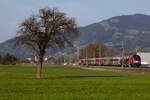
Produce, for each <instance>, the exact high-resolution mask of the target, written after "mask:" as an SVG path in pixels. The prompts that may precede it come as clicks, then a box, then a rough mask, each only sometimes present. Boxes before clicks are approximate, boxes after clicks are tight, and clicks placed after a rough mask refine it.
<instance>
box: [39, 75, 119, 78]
mask: <svg viewBox="0 0 150 100" xmlns="http://www.w3.org/2000/svg"><path fill="white" fill-rule="evenodd" d="M113 77H122V76H117V75H116V76H58V77H47V78H42V79H74V78H113Z"/></svg>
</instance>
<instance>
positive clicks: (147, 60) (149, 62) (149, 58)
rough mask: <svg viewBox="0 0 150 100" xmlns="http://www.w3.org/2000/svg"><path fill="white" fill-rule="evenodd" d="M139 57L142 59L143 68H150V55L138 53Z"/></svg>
mask: <svg viewBox="0 0 150 100" xmlns="http://www.w3.org/2000/svg"><path fill="white" fill-rule="evenodd" d="M137 55H139V56H140V57H141V64H142V66H145V67H150V53H146V52H145V53H144V52H138V53H137Z"/></svg>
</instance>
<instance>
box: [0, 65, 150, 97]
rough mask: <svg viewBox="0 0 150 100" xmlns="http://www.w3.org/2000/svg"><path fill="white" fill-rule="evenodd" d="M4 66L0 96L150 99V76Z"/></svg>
mask: <svg viewBox="0 0 150 100" xmlns="http://www.w3.org/2000/svg"><path fill="white" fill-rule="evenodd" d="M35 73H36V67H32V66H29V65H28V66H25V65H17V66H0V100H150V76H144V75H127V74H119V73H113V72H102V71H90V70H84V69H81V68H76V67H43V71H42V79H35Z"/></svg>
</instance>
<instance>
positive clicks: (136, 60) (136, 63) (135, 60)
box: [132, 55, 141, 67]
mask: <svg viewBox="0 0 150 100" xmlns="http://www.w3.org/2000/svg"><path fill="white" fill-rule="evenodd" d="M132 59H133V60H132V66H133V67H140V66H141V57H140V56H139V55H133V56H132Z"/></svg>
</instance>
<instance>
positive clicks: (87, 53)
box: [85, 47, 88, 66]
mask: <svg viewBox="0 0 150 100" xmlns="http://www.w3.org/2000/svg"><path fill="white" fill-rule="evenodd" d="M85 51H86V66H88V63H87V58H88V51H87V47H86V48H85Z"/></svg>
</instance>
